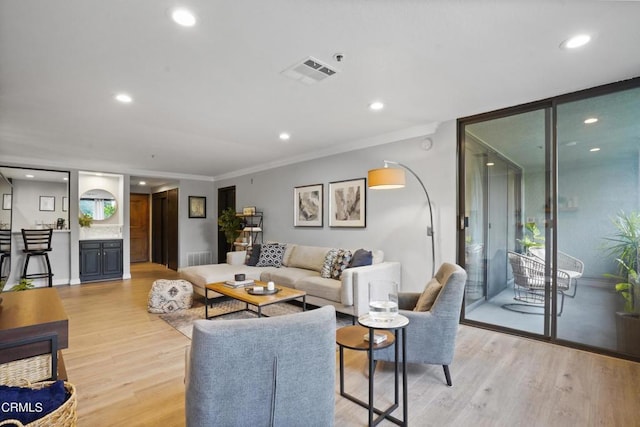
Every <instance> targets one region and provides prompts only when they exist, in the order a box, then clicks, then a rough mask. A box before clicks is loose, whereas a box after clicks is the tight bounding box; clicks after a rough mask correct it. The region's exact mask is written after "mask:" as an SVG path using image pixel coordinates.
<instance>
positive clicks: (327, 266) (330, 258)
mask: <svg viewBox="0 0 640 427" xmlns="http://www.w3.org/2000/svg"><path fill="white" fill-rule="evenodd" d="M337 255H338V250H337V249H330V250H329V252H327V255H326V256H325V257H324V264H322V270H320V277H324V278H325V279H331V270H332V269H333V263H334V261H335V260H336V256H337Z"/></svg>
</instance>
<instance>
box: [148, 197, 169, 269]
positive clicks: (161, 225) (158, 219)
mask: <svg viewBox="0 0 640 427" xmlns="http://www.w3.org/2000/svg"><path fill="white" fill-rule="evenodd" d="M166 218H167V192H166V191H163V192H161V193H155V194H154V195H153V196H152V199H151V261H152V262H155V263H156V264H162V265H167V258H168V257H167V242H166V234H165V232H164V230H165V229H166V223H167V219H166Z"/></svg>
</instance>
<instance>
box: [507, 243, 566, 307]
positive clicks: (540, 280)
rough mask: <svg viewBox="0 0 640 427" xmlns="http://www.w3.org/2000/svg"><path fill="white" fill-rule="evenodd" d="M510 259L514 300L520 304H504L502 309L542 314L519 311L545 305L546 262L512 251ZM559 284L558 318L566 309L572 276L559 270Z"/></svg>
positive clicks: (509, 254)
mask: <svg viewBox="0 0 640 427" xmlns="http://www.w3.org/2000/svg"><path fill="white" fill-rule="evenodd" d="M508 257H509V263H510V264H511V269H512V270H513V279H514V286H513V292H514V298H513V299H514V300H516V301H518V303H510V304H504V305H503V306H502V307H503V308H505V309H507V310H511V311H517V312H520V313H527V314H542V313H532V312H529V311H526V310H523V309H519V307H528V306H540V305H544V286H545V275H544V267H545V265H544V262H541V261H540V259H538V258H535V257H529V256H526V255H522V254H519V253H516V252H511V251H509V253H508ZM557 283H558V295H560V311H559V312H558V317H560V316H561V315H562V310H563V309H564V296H565V292H566V291H567V290H568V289H569V287H570V285H571V276H569V274H568V273H567V272H565V271H562V270H558V277H557Z"/></svg>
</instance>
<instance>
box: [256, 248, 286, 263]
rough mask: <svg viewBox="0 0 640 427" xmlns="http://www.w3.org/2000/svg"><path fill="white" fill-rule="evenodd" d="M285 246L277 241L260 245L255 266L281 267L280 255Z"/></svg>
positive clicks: (282, 254) (281, 255) (282, 253)
mask: <svg viewBox="0 0 640 427" xmlns="http://www.w3.org/2000/svg"><path fill="white" fill-rule="evenodd" d="M286 248H287V247H286V246H285V245H279V244H277V243H274V244H267V245H262V248H260V258H259V259H258V263H257V264H256V267H282V257H283V256H284V251H285V249H286Z"/></svg>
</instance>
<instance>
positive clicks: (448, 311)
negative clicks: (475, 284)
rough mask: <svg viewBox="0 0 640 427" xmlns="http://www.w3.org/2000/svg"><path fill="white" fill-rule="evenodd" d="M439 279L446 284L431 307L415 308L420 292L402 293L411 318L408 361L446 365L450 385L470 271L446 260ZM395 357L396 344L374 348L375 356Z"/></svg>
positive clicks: (402, 308)
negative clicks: (451, 368) (461, 312)
mask: <svg viewBox="0 0 640 427" xmlns="http://www.w3.org/2000/svg"><path fill="white" fill-rule="evenodd" d="M435 279H436V280H437V281H438V282H439V283H440V284H442V285H443V286H442V290H440V292H439V293H438V296H437V297H436V299H435V301H434V303H433V306H431V309H430V310H429V311H413V308H414V307H415V306H416V303H417V301H418V299H419V297H420V295H421V294H420V293H400V294H399V305H400V314H402V315H403V316H406V317H408V318H409V325H408V326H407V362H409V363H424V364H432V365H442V367H443V369H444V374H445V378H446V380H447V385H449V386H451V385H452V382H451V374H450V371H449V365H450V364H451V362H452V361H453V355H454V351H455V345H456V336H457V335H458V324H459V322H460V310H461V309H462V299H463V296H464V287H465V284H466V281H467V273H466V272H465V271H464V269H463V268H462V267H460V266H459V265H456V264H449V263H444V264H442V266H441V267H440V268H439V269H438V271H437V273H436V276H435ZM400 338H401V337H400ZM394 345H395V344H394ZM400 345H402V344H400ZM393 357H394V346H391V347H387V348H385V349H381V350H376V351H375V352H374V359H375V360H386V361H392V360H394V359H393Z"/></svg>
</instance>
